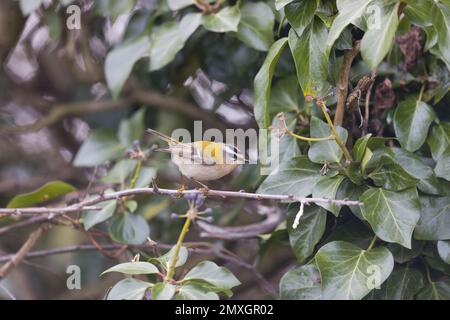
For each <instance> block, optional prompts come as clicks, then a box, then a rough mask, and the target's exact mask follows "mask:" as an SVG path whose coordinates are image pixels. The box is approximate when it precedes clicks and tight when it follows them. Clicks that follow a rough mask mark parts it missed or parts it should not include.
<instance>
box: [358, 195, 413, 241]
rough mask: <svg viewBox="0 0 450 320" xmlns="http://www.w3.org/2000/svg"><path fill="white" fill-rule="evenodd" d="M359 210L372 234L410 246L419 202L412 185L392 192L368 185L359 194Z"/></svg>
mask: <svg viewBox="0 0 450 320" xmlns="http://www.w3.org/2000/svg"><path fill="white" fill-rule="evenodd" d="M359 200H360V201H361V202H363V203H364V204H363V205H362V206H361V211H362V214H363V217H364V219H366V220H367V221H368V222H369V224H370V226H371V227H372V229H373V230H374V232H375V233H376V235H377V236H378V237H379V238H380V239H382V240H384V241H387V242H395V243H398V244H401V245H402V246H404V247H406V248H408V249H411V236H412V233H413V230H414V227H415V226H416V224H417V221H418V220H419V217H420V203H419V198H418V196H417V190H416V189H415V188H412V189H407V190H404V191H399V192H392V191H388V190H384V189H382V188H370V189H369V190H367V191H366V192H364V193H363V194H362V195H361V197H360V198H359Z"/></svg>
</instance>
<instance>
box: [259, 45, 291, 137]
mask: <svg viewBox="0 0 450 320" xmlns="http://www.w3.org/2000/svg"><path fill="white" fill-rule="evenodd" d="M287 40H288V39H287V38H281V39H279V40H277V41H276V42H275V43H274V44H272V46H271V47H270V49H269V52H268V53H267V57H266V60H264V63H263V65H262V66H261V68H260V69H259V71H258V73H257V74H256V76H255V80H254V82H253V86H254V91H255V92H254V114H255V119H256V122H258V125H259V127H260V129H267V128H268V127H269V125H270V117H269V101H270V87H271V84H272V77H273V73H274V71H275V66H276V64H277V62H278V59H279V58H280V55H281V52H282V51H283V48H284V47H285V46H286V43H287Z"/></svg>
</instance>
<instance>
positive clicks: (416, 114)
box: [394, 99, 436, 152]
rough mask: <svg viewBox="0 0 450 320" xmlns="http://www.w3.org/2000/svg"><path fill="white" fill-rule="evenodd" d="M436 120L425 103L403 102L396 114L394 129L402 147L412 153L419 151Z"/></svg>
mask: <svg viewBox="0 0 450 320" xmlns="http://www.w3.org/2000/svg"><path fill="white" fill-rule="evenodd" d="M435 118H436V115H435V113H434V111H433V109H432V108H431V107H430V106H429V105H427V104H426V103H425V102H422V101H419V100H413V99H408V100H405V101H402V102H401V103H400V104H399V105H398V107H397V109H396V110H395V114H394V129H395V133H396V135H397V138H398V140H399V142H400V144H401V146H402V147H403V148H405V149H406V150H408V151H411V152H414V151H416V150H418V149H419V148H420V147H421V146H422V145H423V143H424V142H425V139H426V138H427V134H428V129H429V127H430V124H431V122H433V120H434V119H435Z"/></svg>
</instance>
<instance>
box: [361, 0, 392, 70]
mask: <svg viewBox="0 0 450 320" xmlns="http://www.w3.org/2000/svg"><path fill="white" fill-rule="evenodd" d="M399 5H400V3H399V2H395V3H391V2H389V1H381V0H380V1H376V2H375V3H374V4H373V6H374V8H373V9H371V10H373V12H374V13H373V14H374V17H373V18H372V19H371V20H372V21H371V22H372V23H368V24H367V27H368V30H367V31H366V33H365V34H364V36H363V38H362V40H361V56H362V58H363V60H364V62H366V63H367V64H368V65H369V67H370V68H371V69H375V68H376V67H377V66H378V65H379V64H380V62H381V61H382V60H383V59H384V57H385V56H386V54H387V53H388V52H389V50H390V48H391V47H392V44H393V40H394V36H395V32H396V31H397V27H398V7H399ZM375 15H376V16H375Z"/></svg>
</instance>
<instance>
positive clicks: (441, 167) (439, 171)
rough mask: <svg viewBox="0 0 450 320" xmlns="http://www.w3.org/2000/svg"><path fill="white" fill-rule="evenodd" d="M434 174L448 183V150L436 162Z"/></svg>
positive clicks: (449, 173)
mask: <svg viewBox="0 0 450 320" xmlns="http://www.w3.org/2000/svg"><path fill="white" fill-rule="evenodd" d="M434 172H435V173H436V176H437V177H439V178H444V179H445V180H447V181H450V149H448V150H447V151H445V152H444V153H443V154H442V155H441V156H440V158H439V159H438V160H437V162H436V167H435V168H434Z"/></svg>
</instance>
